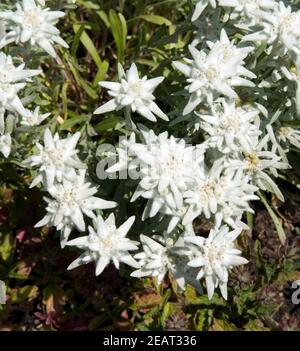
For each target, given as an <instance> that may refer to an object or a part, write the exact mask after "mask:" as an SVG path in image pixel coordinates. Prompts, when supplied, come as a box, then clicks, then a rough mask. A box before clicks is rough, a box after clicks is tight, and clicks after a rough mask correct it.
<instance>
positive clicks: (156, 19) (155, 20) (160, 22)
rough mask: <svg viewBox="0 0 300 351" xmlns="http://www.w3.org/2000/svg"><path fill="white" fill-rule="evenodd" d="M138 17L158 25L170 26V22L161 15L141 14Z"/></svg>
mask: <svg viewBox="0 0 300 351" xmlns="http://www.w3.org/2000/svg"><path fill="white" fill-rule="evenodd" d="M138 18H141V19H144V20H145V21H147V22H150V23H153V24H157V25H159V26H162V25H166V26H168V27H169V26H172V22H171V21H169V20H168V19H167V18H165V17H162V16H157V15H142V16H139V17H138Z"/></svg>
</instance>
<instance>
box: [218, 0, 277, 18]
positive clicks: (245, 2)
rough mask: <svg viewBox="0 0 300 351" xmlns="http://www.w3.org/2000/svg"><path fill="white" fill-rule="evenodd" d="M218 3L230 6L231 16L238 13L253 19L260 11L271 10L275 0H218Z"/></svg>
mask: <svg viewBox="0 0 300 351" xmlns="http://www.w3.org/2000/svg"><path fill="white" fill-rule="evenodd" d="M219 5H220V6H224V7H232V8H233V9H232V11H233V13H232V14H231V17H233V18H235V16H234V15H236V14H239V15H240V16H244V17H248V18H250V19H253V18H254V17H256V16H259V15H260V14H261V13H262V11H272V10H273V9H274V7H275V6H277V1H275V0H219ZM232 15H233V16H232Z"/></svg>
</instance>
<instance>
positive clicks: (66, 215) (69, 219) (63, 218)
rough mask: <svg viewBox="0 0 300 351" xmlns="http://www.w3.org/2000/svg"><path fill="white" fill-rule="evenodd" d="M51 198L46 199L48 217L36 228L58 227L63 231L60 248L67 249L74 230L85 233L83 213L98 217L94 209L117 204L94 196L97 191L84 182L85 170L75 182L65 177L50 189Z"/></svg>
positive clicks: (111, 206) (90, 216) (106, 207)
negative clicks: (67, 243) (66, 246)
mask: <svg viewBox="0 0 300 351" xmlns="http://www.w3.org/2000/svg"><path fill="white" fill-rule="evenodd" d="M48 192H49V194H50V196H52V198H48V197H44V200H45V201H46V202H47V203H48V205H47V208H46V210H47V214H46V215H45V217H44V218H43V219H42V220H41V221H39V222H38V223H37V224H36V225H35V227H42V226H44V225H49V226H55V227H56V229H57V230H60V231H61V246H62V247H64V246H65V244H66V242H67V240H68V238H69V235H70V233H71V231H72V230H73V229H74V228H76V229H77V230H79V231H85V228H86V226H85V221H84V216H83V215H84V214H85V215H86V216H88V217H89V218H95V217H96V216H95V214H94V212H93V211H94V210H97V209H98V210H103V209H108V208H113V207H116V206H117V203H116V202H113V201H106V200H103V199H101V198H98V197H95V196H93V195H95V194H96V193H97V189H96V188H95V187H91V184H90V183H88V182H86V180H85V170H80V171H79V175H77V177H76V179H75V180H73V181H68V180H66V179H65V178H64V179H63V180H62V183H60V184H55V185H53V186H52V187H51V188H49V189H48Z"/></svg>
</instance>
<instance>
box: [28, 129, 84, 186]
mask: <svg viewBox="0 0 300 351" xmlns="http://www.w3.org/2000/svg"><path fill="white" fill-rule="evenodd" d="M79 138H80V132H77V133H75V134H73V135H72V136H69V137H67V138H65V139H59V135H58V133H56V134H55V135H54V137H53V136H52V134H51V132H50V130H49V129H48V128H47V129H46V130H45V133H44V146H43V145H41V144H40V143H37V144H36V146H37V148H38V151H39V153H38V154H35V155H33V156H30V157H29V158H27V159H26V160H25V161H24V164H29V165H30V166H39V171H40V174H39V175H38V176H37V177H36V178H35V179H34V180H33V181H32V184H31V187H34V186H36V185H37V184H39V183H40V182H42V181H43V179H44V177H46V184H47V187H51V186H52V185H53V183H54V181H55V180H57V181H58V182H61V181H62V180H63V179H64V178H66V179H68V180H70V181H72V180H73V179H74V178H76V172H75V170H74V168H77V169H80V168H86V166H85V164H84V163H82V162H81V161H80V160H79V158H78V157H77V155H76V154H77V152H78V150H76V144H77V142H78V140H79Z"/></svg>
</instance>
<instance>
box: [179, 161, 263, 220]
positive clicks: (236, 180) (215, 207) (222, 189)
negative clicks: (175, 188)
mask: <svg viewBox="0 0 300 351" xmlns="http://www.w3.org/2000/svg"><path fill="white" fill-rule="evenodd" d="M225 172H226V169H225V168H224V165H223V164H222V159H220V160H217V161H215V162H214V164H213V166H212V167H211V168H210V169H209V170H206V171H205V172H204V173H203V174H202V175H201V174H200V175H199V176H198V177H197V180H196V182H195V185H194V187H192V188H190V189H189V190H188V191H186V192H185V193H184V198H185V200H184V202H185V204H186V206H188V210H187V212H186V214H185V216H184V218H183V224H184V225H186V224H189V223H192V222H193V220H194V219H195V218H196V217H198V216H200V215H202V214H203V215H204V216H205V218H211V219H212V220H213V221H214V222H215V223H216V225H217V226H219V225H220V224H221V222H222V221H225V222H226V223H227V224H228V225H230V226H232V227H234V226H235V222H236V220H237V219H240V218H241V216H242V214H243V213H244V212H245V211H247V212H253V210H252V209H251V207H250V206H249V203H248V202H249V201H252V200H258V199H259V198H258V197H257V196H256V195H255V192H256V191H257V190H258V189H257V187H256V186H254V185H251V184H249V182H250V178H249V177H247V176H245V174H244V172H243V169H239V170H237V171H236V172H230V174H228V175H227V174H226V173H225ZM224 173H225V174H224Z"/></svg>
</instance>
